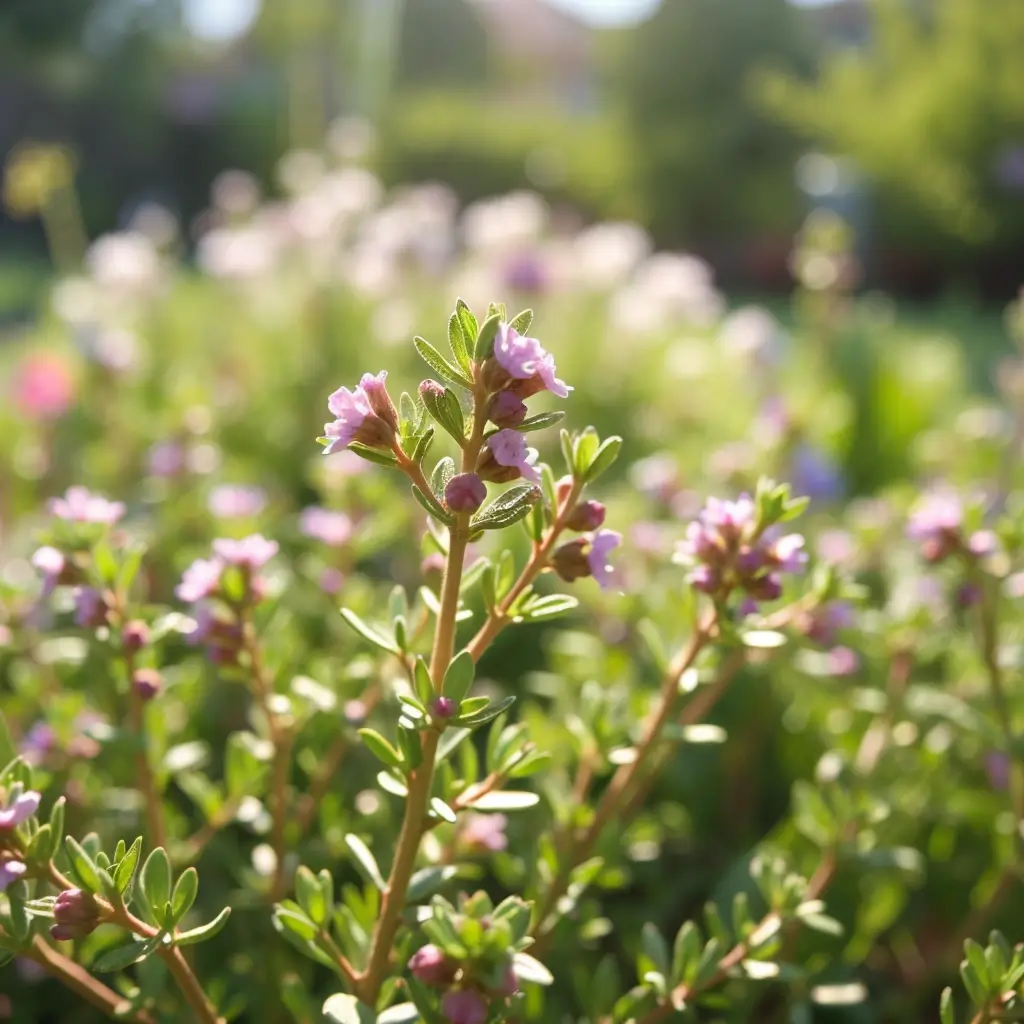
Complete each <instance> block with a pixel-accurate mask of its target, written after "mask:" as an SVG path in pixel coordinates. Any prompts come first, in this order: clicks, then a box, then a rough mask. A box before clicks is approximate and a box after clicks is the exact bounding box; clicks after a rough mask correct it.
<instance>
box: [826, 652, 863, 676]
mask: <svg viewBox="0 0 1024 1024" xmlns="http://www.w3.org/2000/svg"><path fill="white" fill-rule="evenodd" d="M859 668H860V658H858V657H857V652H856V651H852V650H850V648H849V647H833V648H832V650H831V651H829V652H828V670H829V672H830V673H831V674H832V675H834V676H852V675H853V674H854V673H855V672H856V671H857V669H859Z"/></svg>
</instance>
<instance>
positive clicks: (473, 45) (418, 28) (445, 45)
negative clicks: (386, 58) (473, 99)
mask: <svg viewBox="0 0 1024 1024" xmlns="http://www.w3.org/2000/svg"><path fill="white" fill-rule="evenodd" d="M398 53H399V56H398V62H397V68H396V76H397V84H398V86H399V87H401V88H423V87H427V88H431V89H439V88H448V87H456V86H464V87H467V88H473V89H479V88H480V86H481V84H482V83H483V82H484V80H485V79H486V77H487V63H488V62H487V33H486V32H485V30H484V26H483V25H482V24H481V22H480V18H479V16H478V14H477V12H476V11H474V10H473V8H472V5H471V4H468V3H466V0H411V2H410V0H407V2H406V3H405V6H404V9H403V13H402V17H401V27H400V29H399V43H398Z"/></svg>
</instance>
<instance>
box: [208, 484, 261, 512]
mask: <svg viewBox="0 0 1024 1024" xmlns="http://www.w3.org/2000/svg"><path fill="white" fill-rule="evenodd" d="M266 506H267V492H266V491H264V490H263V488H262V487H249V486H246V485H243V484H221V485H220V486H219V487H214V489H213V490H212V491H210V497H209V499H208V501H207V507H208V508H209V509H210V511H211V512H212V513H213V514H214V515H215V516H216V517H217V518H218V519H248V518H251V517H252V516H258V515H259V514H260V513H261V512H262V511H263V509H264V508H266Z"/></svg>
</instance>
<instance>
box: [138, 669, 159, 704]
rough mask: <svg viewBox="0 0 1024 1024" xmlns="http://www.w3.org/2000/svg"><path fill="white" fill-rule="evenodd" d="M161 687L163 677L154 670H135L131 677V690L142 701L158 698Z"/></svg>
mask: <svg viewBox="0 0 1024 1024" xmlns="http://www.w3.org/2000/svg"><path fill="white" fill-rule="evenodd" d="M163 685H164V680H163V676H161V675H160V673H159V672H158V671H157V670H156V669H155V668H137V669H136V670H135V672H134V674H133V675H132V689H133V690H134V691H135V692H136V693H137V694H138V695H139V697H140V699H142V700H144V701H147V700H152V699H153V698H154V697H157V696H159V694H160V691H161V690H162V689H163Z"/></svg>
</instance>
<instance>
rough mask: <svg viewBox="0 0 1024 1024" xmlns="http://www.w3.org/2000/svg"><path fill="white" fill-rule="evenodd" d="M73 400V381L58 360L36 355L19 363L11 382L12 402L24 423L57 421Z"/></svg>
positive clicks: (57, 357) (39, 354)
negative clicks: (12, 384)
mask: <svg viewBox="0 0 1024 1024" xmlns="http://www.w3.org/2000/svg"><path fill="white" fill-rule="evenodd" d="M74 398H75V381H74V378H73V377H72V375H71V370H70V369H69V367H68V365H67V363H66V362H65V361H64V360H63V359H61V358H60V356H57V355H54V354H53V353H51V352H45V353H43V352H38V353H33V354H32V355H29V356H26V357H25V359H23V360H22V362H21V365H20V366H19V367H18V370H17V372H16V374H15V378H14V402H15V404H16V405H17V407H18V409H19V411H20V412H21V414H22V415H23V416H25V417H26V418H27V419H31V420H56V419H59V418H60V417H61V416H63V415H64V413H66V412H67V411H68V409H69V408H70V407H71V403H72V402H73V401H74Z"/></svg>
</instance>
